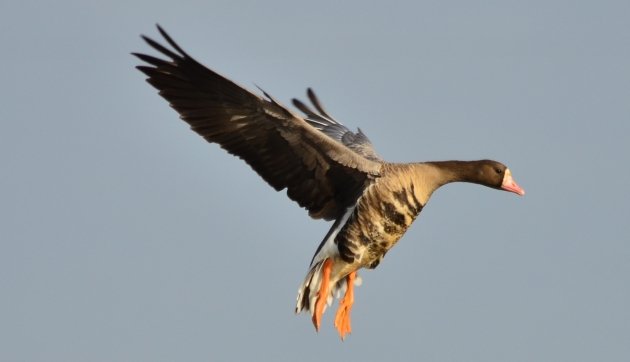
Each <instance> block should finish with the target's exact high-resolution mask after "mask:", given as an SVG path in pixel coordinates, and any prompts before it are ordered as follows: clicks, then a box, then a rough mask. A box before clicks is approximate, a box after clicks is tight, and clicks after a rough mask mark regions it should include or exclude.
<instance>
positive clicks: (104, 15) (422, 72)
mask: <svg viewBox="0 0 630 362" xmlns="http://www.w3.org/2000/svg"><path fill="white" fill-rule="evenodd" d="M385 3H386V2H381V4H376V3H370V2H367V1H348V2H343V4H342V3H341V2H337V1H308V2H296V1H227V0H225V1H212V0H204V1H194V2H193V1H190V2H186V1H132V2H127V1H125V2H122V1H114V2H108V1H98V2H96V1H48V2H45V1H41V2H33V1H23V0H21V1H13V0H4V1H2V2H1V3H0V46H1V49H2V50H1V57H0V59H1V60H0V62H1V63H0V64H1V65H2V66H1V67H0V99H1V101H0V104H1V105H0V361H48V362H52V361H253V360H269V361H271V360H274V361H296V360H299V361H328V360H344V361H359V360H362V361H366V360H387V361H402V360H422V361H629V360H630V226H629V225H630V211H629V208H628V201H630V197H629V195H630V193H629V186H630V170H629V168H628V164H629V162H630V146H629V143H630V21H629V14H630V2H628V1H591V2H586V1H527V2H525V1H482V2H472V1H414V2H411V1H409V2H387V3H388V4H385ZM155 23H160V24H161V25H162V26H163V27H164V28H165V29H166V30H167V31H169V32H170V33H171V35H172V36H173V37H174V38H175V40H176V41H178V42H179V43H180V45H182V46H183V47H184V49H186V50H187V51H188V52H189V53H190V54H191V55H193V56H194V57H196V58H197V59H198V60H199V61H201V62H202V63H204V64H206V65H208V66H210V67H212V68H213V69H216V70H218V71H219V72H220V73H222V74H225V75H227V76H229V77H230V78H232V79H234V80H235V81H237V82H239V83H240V84H243V85H246V86H248V87H249V88H254V84H258V85H260V86H261V87H263V88H264V89H265V90H267V91H268V92H269V93H271V94H272V95H273V96H274V97H276V98H277V99H279V100H281V101H283V102H284V103H285V104H289V100H290V99H291V98H292V97H296V96H299V97H302V98H304V94H305V89H306V87H307V86H312V87H314V88H315V90H316V91H317V92H318V94H319V95H320V98H321V99H322V101H323V102H324V104H325V106H326V107H327V108H328V110H329V111H330V113H332V114H333V115H334V116H335V117H337V118H338V119H339V120H341V121H343V122H344V123H345V124H346V125H347V126H349V127H350V128H352V129H355V128H356V127H358V126H359V127H361V128H362V129H363V131H364V132H365V133H366V134H367V135H368V136H369V137H370V138H371V139H372V141H373V143H374V144H375V147H376V148H377V151H378V152H379V153H380V154H381V155H382V156H383V157H385V158H386V159H388V160H392V161H422V160H446V159H480V158H493V159H497V160H500V161H502V162H504V163H506V164H507V165H508V166H509V167H510V168H511V169H512V171H513V174H514V176H515V179H516V180H517V181H518V182H519V183H520V184H521V185H522V186H523V187H524V188H525V190H526V191H527V195H526V196H525V197H523V198H519V197H517V196H516V195H514V194H509V193H505V192H498V191H495V190H491V189H487V188H483V187H480V186H477V185H470V184H458V185H449V186H447V187H445V188H443V189H440V190H439V191H438V192H437V193H436V194H435V195H434V197H433V199H432V200H431V202H430V203H429V205H428V206H427V207H426V208H425V210H424V211H423V213H422V215H421V216H420V218H419V219H418V220H417V221H416V223H415V224H414V225H413V226H412V228H411V229H410V230H409V232H408V233H407V234H406V235H405V237H404V238H403V239H402V241H401V242H400V243H399V244H398V246H397V247H396V248H394V249H393V250H392V251H391V252H390V253H389V254H388V255H387V257H386V258H385V260H384V261H383V263H381V265H380V266H379V267H378V269H376V270H375V271H365V272H363V273H362V276H363V279H364V283H363V286H361V287H360V288H358V289H357V292H356V304H355V307H354V311H353V333H352V335H351V336H350V337H349V338H348V339H347V340H346V341H345V342H343V343H342V342H340V341H339V339H338V336H337V334H336V331H335V330H334V329H333V328H332V318H331V317H332V315H333V313H330V311H329V312H328V313H327V314H326V315H325V318H324V320H323V328H322V331H321V332H320V333H319V334H317V333H315V331H314V330H313V327H312V325H311V322H310V320H309V318H308V317H307V316H305V315H300V316H295V315H294V314H293V308H294V302H295V297H296V291H297V288H298V285H299V284H300V283H301V281H302V279H303V277H304V275H305V273H306V269H307V266H308V263H309V261H310V258H311V256H312V254H313V252H314V251H315V248H316V247H317V245H318V243H319V242H320V240H321V238H322V237H323V236H324V234H325V233H326V231H327V230H328V228H329V226H330V225H329V224H327V223H325V222H322V221H313V220H311V219H309V217H308V216H307V214H306V212H305V211H304V210H302V209H300V208H299V207H298V206H297V204H294V203H292V202H291V201H290V200H288V198H286V196H285V195H284V193H276V192H274V191H273V189H272V188H271V187H269V186H268V185H266V184H265V183H264V182H263V181H261V179H260V178H259V177H258V176H257V175H256V174H255V173H254V172H253V171H251V169H249V167H248V166H247V165H246V164H245V163H243V162H242V161H240V160H237V159H236V158H234V157H232V156H229V155H227V154H226V153H225V152H224V151H222V150H221V149H219V147H217V146H216V145H209V144H207V143H206V142H204V141H203V140H202V139H201V138H200V137H198V136H197V135H195V134H194V133H193V132H191V131H190V130H189V129H188V127H187V126H186V125H185V124H184V123H183V122H181V121H180V120H178V116H177V114H176V113H175V112H174V111H173V110H172V109H170V108H169V107H168V106H167V103H166V102H165V101H164V100H163V99H161V98H160V97H159V96H158V95H157V94H156V92H155V90H154V89H152V88H151V87H150V86H149V85H148V84H147V83H145V81H144V78H145V77H144V75H143V74H141V73H140V72H138V71H136V70H135V69H134V66H135V65H137V64H138V61H137V60H136V59H135V58H133V57H132V56H131V55H130V54H129V53H130V52H138V51H139V52H150V53H151V51H150V49H149V47H148V46H147V45H145V44H144V43H143V42H142V41H141V39H140V37H139V35H140V34H147V35H149V36H152V37H156V38H157V37H158V33H157V31H156V29H155V26H154V24H155ZM152 54H154V53H152Z"/></svg>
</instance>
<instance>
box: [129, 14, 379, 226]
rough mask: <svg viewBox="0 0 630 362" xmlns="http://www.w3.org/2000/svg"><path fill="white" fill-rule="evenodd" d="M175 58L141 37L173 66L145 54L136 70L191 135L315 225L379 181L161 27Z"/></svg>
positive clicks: (371, 169)
mask: <svg viewBox="0 0 630 362" xmlns="http://www.w3.org/2000/svg"><path fill="white" fill-rule="evenodd" d="M158 30H159V31H160V33H161V34H162V36H163V37H164V39H165V40H166V41H167V42H168V44H170V46H171V47H172V48H173V50H171V49H168V48H166V47H165V46H163V45H161V44H159V43H158V42H156V41H154V40H152V39H150V38H148V37H145V36H143V39H144V40H145V41H146V42H147V43H148V44H149V45H150V46H151V47H153V48H154V49H155V50H157V51H159V52H160V53H162V55H164V56H166V57H167V58H169V59H160V58H156V57H153V56H149V55H145V54H137V53H134V55H135V56H137V57H138V58H140V59H141V60H143V61H144V62H146V63H148V65H140V66H138V67H137V68H138V69H139V70H140V71H142V72H143V73H144V74H146V75H147V76H148V79H147V81H148V82H149V83H150V84H151V85H152V86H154V87H155V88H157V89H158V90H159V94H160V95H161V96H162V97H164V98H165V99H166V100H167V101H168V102H169V103H170V105H171V107H173V108H174V109H175V110H176V111H177V112H178V113H179V114H180V117H181V119H183V120H184V121H185V122H187V123H188V124H189V125H190V126H191V128H192V130H193V131H195V132H197V133H198V134H199V135H201V136H203V137H204V138H205V139H206V140H207V141H209V142H215V143H218V144H219V145H220V146H221V147H222V148H224V149H225V150H227V151H228V152H229V153H231V154H233V155H236V156H238V157H239V158H241V159H243V160H244V161H245V162H247V163H248V164H249V165H250V166H251V167H252V168H253V169H254V170H255V171H256V172H257V173H258V174H259V175H260V176H261V177H262V178H263V179H264V180H265V181H267V182H268V183H269V184H270V185H271V186H272V187H273V188H275V189H276V190H277V191H280V190H282V189H285V188H286V189H287V195H288V196H289V198H291V199H292V200H294V201H296V202H297V203H298V204H299V205H300V206H302V207H304V208H306V209H307V210H308V211H309V215H310V216H311V217H313V218H323V219H327V220H331V219H335V218H337V217H338V216H339V215H341V213H342V212H343V210H344V209H345V208H346V207H347V206H348V205H349V204H351V203H352V202H354V200H355V199H356V197H357V196H358V194H359V193H360V192H361V191H362V190H363V188H364V187H365V186H366V185H367V184H368V183H369V182H370V180H371V179H372V178H374V177H377V176H378V175H379V172H380V169H381V165H382V164H381V163H379V162H375V161H373V160H370V159H367V158H365V157H362V156H361V155H360V154H358V153H356V152H353V151H352V150H351V149H349V148H348V147H346V146H345V145H344V144H343V143H340V142H338V141H335V140H334V139H332V138H330V137H328V136H326V135H325V134H324V133H322V132H320V131H318V130H317V129H315V128H314V127H312V126H311V125H309V124H308V123H307V122H306V121H305V120H304V119H302V118H300V117H299V116H296V115H295V114H293V113H292V112H290V111H289V110H288V109H287V108H285V107H284V106H282V105H281V104H279V103H278V102H276V101H275V100H274V99H273V98H271V97H270V96H269V95H268V94H266V93H264V92H263V93H264V95H265V97H266V98H262V97H260V96H257V95H255V94H253V93H251V92H249V91H247V90H245V89H244V88H242V87H240V86H238V85H237V84H235V83H234V82H232V81H230V80H228V79H227V78H225V77H223V76H221V75H219V74H217V73H215V72H213V71H212V70H210V69H208V68H206V67H204V66H203V65H201V64H200V63H198V62H197V61H196V60H194V59H193V58H192V57H190V56H189V55H188V54H186V52H184V51H183V50H182V49H181V48H180V47H179V46H178V45H177V44H176V43H175V42H174V41H173V40H172V39H171V37H170V36H169V35H168V34H167V33H166V32H165V31H164V30H163V29H162V28H160V26H158Z"/></svg>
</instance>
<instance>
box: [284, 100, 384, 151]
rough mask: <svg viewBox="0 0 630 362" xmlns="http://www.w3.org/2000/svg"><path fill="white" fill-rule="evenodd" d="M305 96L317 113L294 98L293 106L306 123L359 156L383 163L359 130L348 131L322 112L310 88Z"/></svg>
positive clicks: (321, 107) (326, 113)
mask: <svg viewBox="0 0 630 362" xmlns="http://www.w3.org/2000/svg"><path fill="white" fill-rule="evenodd" d="M306 94H307V95H308V98H309V100H310V101H311V103H312V104H313V106H314V107H315V109H316V110H317V112H319V113H316V112H314V111H313V110H312V109H311V108H309V107H308V106H307V105H306V104H304V103H303V102H302V101H300V100H299V99H295V98H294V99H293V105H295V107H297V108H298V109H299V110H300V111H302V112H303V113H304V114H305V115H306V122H308V123H309V124H310V125H311V126H313V127H315V128H317V129H318V130H320V131H322V132H324V133H325V134H327V135H328V136H329V137H331V138H332V139H334V140H336V141H339V142H341V143H343V144H344V145H345V146H347V147H348V148H350V149H351V150H353V151H354V152H356V153H358V154H359V155H361V156H363V157H365V158H367V159H369V160H372V161H376V162H382V161H383V160H382V159H381V158H380V157H379V156H378V155H377V154H376V152H375V151H374V146H372V142H370V140H369V139H368V138H367V136H366V135H365V134H364V133H363V132H362V131H361V129H360V128H359V129H357V133H354V132H352V131H350V130H349V129H348V128H347V127H346V126H344V125H343V124H341V123H339V122H337V120H335V119H334V118H333V117H332V116H330V115H329V114H328V112H326V110H324V107H323V106H322V104H321V102H320V101H319V99H318V98H317V96H316V95H315V92H313V90H312V89H311V88H308V89H307V91H306Z"/></svg>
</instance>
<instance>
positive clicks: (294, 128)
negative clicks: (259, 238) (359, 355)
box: [134, 26, 524, 338]
mask: <svg viewBox="0 0 630 362" xmlns="http://www.w3.org/2000/svg"><path fill="white" fill-rule="evenodd" d="M158 30H159V31H160V33H161V34H162V36H163V37H164V39H165V40H166V41H167V42H168V44H170V46H171V47H172V48H173V49H174V50H170V49H168V48H166V47H164V46H162V45H161V44H159V43H157V42H155V41H154V40H152V39H150V38H147V37H144V36H143V38H144V40H145V41H146V42H147V43H148V44H149V45H150V46H152V47H153V48H154V49H155V50H157V51H159V52H160V53H162V55H164V56H166V57H167V58H169V59H166V60H165V59H160V58H156V57H153V56H149V55H145V54H137V53H134V55H136V56H137V57H138V58H140V59H141V60H143V61H144V62H146V63H147V64H148V65H141V66H138V67H137V68H138V69H139V70H140V71H142V72H143V73H145V74H146V75H147V76H148V79H147V81H148V82H149V83H150V84H151V85H153V86H154V87H155V88H156V89H158V90H159V94H160V95H161V96H162V97H164V98H165V99H166V100H167V101H168V102H169V103H170V105H171V106H172V107H173V108H174V109H175V110H176V111H177V112H178V113H179V114H180V117H181V118H182V119H183V120H184V121H185V122H187V123H188V124H189V125H190V126H191V128H192V130H193V131H195V132H197V133H198V134H199V135H201V136H202V137H204V138H205V139H206V140H207V141H209V142H214V143H217V144H219V145H220V146H221V147H222V148H224V149H225V150H227V151H228V152H229V153H231V154H233V155H235V156H238V157H239V158H241V159H243V160H244V161H245V162H247V163H248V164H249V165H250V166H251V167H252V168H253V169H254V170H255V171H256V172H257V173H258V174H259V175H260V176H261V177H262V178H263V179H264V180H265V181H267V183H269V184H270V185H271V186H272V187H273V188H274V189H276V190H277V191H280V190H283V189H287V195H288V196H289V198H291V199H292V200H294V201H296V202H297V203H298V204H299V205H300V206H302V207H304V208H306V209H307V210H308V212H309V215H310V216H311V217H313V218H315V219H319V218H322V219H326V220H335V223H334V224H333V226H332V228H331V229H330V231H329V232H328V234H327V235H326V236H325V237H324V240H323V241H322V242H321V243H320V246H319V247H318V249H317V251H316V252H315V255H314V256H313V260H312V261H311V266H310V270H309V272H308V274H307V276H306V278H305V280H304V283H303V284H302V285H301V286H300V290H299V293H298V300H297V305H296V312H300V311H302V310H309V311H310V312H311V314H312V315H313V323H314V324H315V327H316V328H317V329H319V325H320V320H321V315H322V313H323V312H324V309H325V308H326V306H327V305H328V304H329V303H330V302H331V300H332V296H333V295H334V294H335V292H343V290H344V289H346V293H345V295H344V298H343V299H342V300H341V302H340V308H339V310H338V312H337V315H336V317H335V326H336V327H337V329H338V331H339V333H340V335H341V337H342V338H344V337H345V335H346V334H347V333H349V332H350V330H351V329H350V310H351V306H352V303H353V301H354V296H353V285H354V283H355V281H358V280H359V279H358V276H357V273H356V272H357V270H358V269H361V268H374V267H376V266H377V265H378V264H379V263H380V261H381V259H382V258H383V256H384V255H385V253H387V251H388V250H389V249H390V248H391V247H393V246H394V245H395V244H396V242H397V241H398V240H399V239H400V238H401V237H402V235H403V234H404V233H405V231H406V230H407V228H408V227H409V226H410V225H411V223H412V222H413V221H414V220H415V218H416V217H417V216H418V214H419V213H420V211H422V209H423V207H424V206H425V205H426V203H427V202H428V200H429V198H430V197H431V194H432V193H433V192H434V191H435V190H436V189H437V188H439V187H440V186H442V185H444V184H446V183H449V182H472V183H477V184H481V185H485V186H488V187H493V188H497V189H504V190H507V191H511V192H514V193H517V194H519V195H523V194H524V191H523V190H522V189H521V188H520V187H519V186H518V185H517V184H516V183H515V182H514V180H513V179H512V176H511V173H510V171H509V169H507V167H505V166H504V165H503V164H501V163H499V162H496V161H491V160H481V161H444V162H425V163H413V164H393V163H387V162H385V161H383V160H382V159H381V158H380V157H379V156H378V155H377V154H376V152H375V151H374V149H373V147H372V144H371V142H370V141H369V139H368V138H367V137H366V136H365V134H364V133H363V132H362V131H361V130H360V129H359V130H358V131H357V133H354V132H351V131H350V130H348V129H347V128H346V127H345V126H343V125H342V124H341V123H339V122H337V121H336V120H335V119H334V118H332V117H331V116H330V115H329V114H328V113H327V112H326V111H325V110H324V108H323V106H322V104H321V102H320V101H319V100H318V98H317V97H316V95H315V93H314V92H313V91H312V90H311V89H309V90H308V92H307V95H308V98H309V100H310V101H311V103H312V104H313V107H314V108H315V110H313V109H311V108H310V107H309V106H307V105H306V104H304V103H302V102H301V101H299V100H293V103H294V105H295V106H296V107H297V108H298V109H299V110H300V111H302V112H303V113H304V114H305V117H301V116H299V115H296V114H294V113H293V112H291V111H290V110H289V109H287V108H286V107H284V106H283V105H281V104H280V103H278V102H277V101H276V100H274V99H273V98H271V96H269V95H268V94H267V93H265V92H263V95H264V97H260V96H258V95H255V94H253V93H251V92H249V91H247V90H245V89H244V88H242V87H240V86H238V85H237V84H235V83H234V82H232V81H230V80H228V79H227V78H225V77H222V76H221V75H219V74H217V73H215V72H214V71H212V70H210V69H208V68H206V67H204V66H203V65H201V64H200V63H198V62H197V61H196V60H194V59H193V58H192V57H190V56H189V55H188V54H187V53H186V52H184V51H183V50H182V49H181V48H180V47H179V46H178V45H177V44H176V43H175V42H174V41H173V40H172V39H171V38H170V37H169V35H168V34H166V32H164V30H162V28H160V27H159V26H158ZM355 278H356V279H355Z"/></svg>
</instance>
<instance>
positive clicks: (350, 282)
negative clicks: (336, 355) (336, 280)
mask: <svg viewBox="0 0 630 362" xmlns="http://www.w3.org/2000/svg"><path fill="white" fill-rule="evenodd" d="M356 276H357V272H356V271H354V272H352V273H350V274H348V276H347V277H346V283H347V284H346V294H345V295H344V296H343V299H342V300H341V301H340V302H339V309H337V314H336V315H335V328H337V331H338V332H339V336H340V337H341V340H342V341H343V340H344V338H346V335H348V334H349V333H350V332H352V327H351V325H350V312H351V310H352V304H353V303H354V280H355V278H356Z"/></svg>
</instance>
